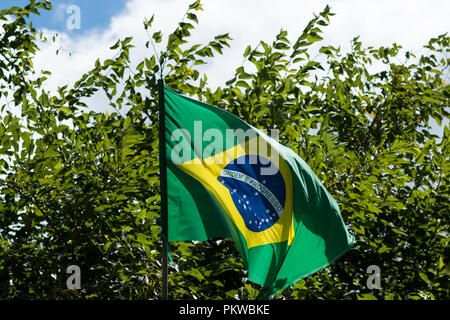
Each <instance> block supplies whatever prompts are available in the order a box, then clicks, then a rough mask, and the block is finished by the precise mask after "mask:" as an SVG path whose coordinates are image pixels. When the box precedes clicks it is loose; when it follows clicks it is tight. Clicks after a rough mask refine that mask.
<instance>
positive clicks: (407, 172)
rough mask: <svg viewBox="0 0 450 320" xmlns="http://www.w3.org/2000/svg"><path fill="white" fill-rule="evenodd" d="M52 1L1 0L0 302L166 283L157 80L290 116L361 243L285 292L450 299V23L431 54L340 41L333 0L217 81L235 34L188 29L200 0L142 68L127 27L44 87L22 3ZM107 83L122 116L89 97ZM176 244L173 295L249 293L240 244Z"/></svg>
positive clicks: (145, 294)
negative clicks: (437, 127) (67, 80)
mask: <svg viewBox="0 0 450 320" xmlns="http://www.w3.org/2000/svg"><path fill="white" fill-rule="evenodd" d="M41 9H46V10H51V4H50V2H48V1H44V2H36V1H34V0H33V1H30V4H29V5H27V6H26V7H25V8H19V7H13V8H10V9H6V10H3V11H0V20H1V21H3V24H2V25H1V27H0V31H1V32H0V87H1V93H0V99H3V100H2V101H6V102H2V104H1V105H0V115H1V118H0V298H3V299H27V298H48V299H80V298H82V299H91V298H120V299H156V298H158V297H159V296H160V288H161V285H160V280H161V274H160V271H161V270H160V260H161V255H160V251H161V236H160V228H159V225H160V222H159V218H160V217H159V201H160V197H159V163H158V108H157V98H158V97H157V90H156V81H157V79H158V78H159V77H160V76H161V75H163V76H164V78H165V82H166V84H167V85H168V86H170V87H172V88H174V89H178V90H180V91H182V92H185V93H187V94H190V95H192V96H194V97H196V98H197V99H200V100H202V101H205V102H207V103H210V104H213V105H216V106H218V107H220V108H223V109H226V110H228V111H230V112H232V113H234V114H236V115H237V116H239V117H241V118H242V119H244V120H245V121H247V122H248V123H250V124H252V125H254V126H256V127H258V128H261V129H270V128H276V129H279V130H280V140H281V142H282V143H284V144H286V145H287V146H288V147H290V148H292V149H293V150H294V151H296V152H298V154H299V155H300V156H301V157H302V158H303V159H304V160H305V161H306V162H307V163H308V164H309V165H310V167H311V168H312V169H313V170H314V172H315V173H316V174H317V175H318V176H319V178H320V179H321V181H323V183H324V184H325V186H326V187H327V189H328V190H329V191H330V192H331V193H332V195H333V196H334V197H335V199H336V200H337V201H338V203H339V204H340V207H341V210H342V215H343V218H344V220H345V221H346V222H347V223H348V225H349V226H350V227H351V230H352V232H353V233H354V234H355V236H356V238H357V243H356V245H355V248H354V250H352V251H350V252H348V253H347V254H346V255H345V256H343V257H342V258H341V259H339V260H338V261H337V262H336V263H334V264H332V265H331V266H329V267H328V268H326V269H324V270H322V271H319V272H316V273H315V274H313V275H312V276H310V277H307V278H305V279H302V280H300V281H298V282H297V283H296V284H295V285H293V286H291V287H288V288H286V289H285V290H283V291H282V292H280V293H279V294H278V295H277V298H282V299H284V298H285V299H376V298H378V299H448V298H449V297H450V296H449V291H450V290H449V282H448V276H449V272H450V267H449V262H450V261H449V256H450V252H449V249H448V244H449V237H448V230H449V212H450V208H449V206H450V205H449V204H450V201H449V200H450V199H449V185H448V181H450V180H449V169H450V167H449V161H448V160H449V135H450V130H449V127H448V125H447V126H446V127H445V128H444V133H443V136H442V137H438V136H436V135H434V134H433V133H432V131H431V124H430V123H431V121H432V119H434V120H435V121H436V122H437V123H438V124H441V122H442V120H444V119H448V114H449V113H448V106H449V96H450V87H449V85H448V84H447V83H446V82H445V77H446V72H447V75H448V68H449V59H448V57H447V55H448V52H449V50H450V49H449V37H448V36H447V35H446V34H445V35H441V36H438V37H436V38H433V39H431V40H430V41H429V43H428V44H426V45H425V47H424V48H425V50H426V53H424V54H423V55H421V56H420V57H419V56H416V55H415V54H414V53H412V52H408V51H406V52H405V51H404V50H402V48H401V47H400V46H399V45H397V44H393V45H392V46H391V47H380V48H374V47H364V46H363V45H362V43H361V42H360V41H359V39H358V38H355V39H353V42H352V48H351V50H350V51H349V52H348V53H346V54H342V53H341V52H340V49H339V48H334V47H332V46H319V45H318V44H319V42H320V40H322V37H321V35H320V34H321V32H322V31H321V30H322V28H323V27H325V26H327V25H328V24H329V23H330V17H331V16H332V15H333V14H332V13H331V12H330V8H329V7H328V6H327V7H326V8H325V9H324V10H323V11H322V12H321V13H320V14H319V15H317V16H314V18H313V19H312V20H311V21H310V23H309V24H308V25H307V26H306V28H305V29H304V30H303V32H302V33H301V34H300V36H299V37H298V38H297V40H296V41H295V42H293V43H291V42H290V41H289V40H288V38H287V35H288V34H287V32H286V31H285V30H281V31H280V33H279V34H278V35H276V37H275V39H274V41H273V42H272V43H271V44H269V43H265V42H262V41H261V42H260V43H259V45H258V46H257V47H255V48H251V47H250V46H248V47H247V48H246V50H245V52H244V63H243V64H242V65H241V66H239V67H238V68H237V69H236V72H235V76H234V77H233V79H230V80H229V81H227V82H226V84H225V86H223V87H219V88H217V89H214V90H213V89H211V88H210V87H208V81H207V76H206V74H202V73H201V71H199V68H200V66H201V65H203V64H206V63H208V61H210V60H211V59H213V58H214V57H215V55H217V54H223V53H224V49H225V48H226V47H229V42H230V40H231V38H230V36H229V35H228V34H224V35H218V36H217V37H215V38H214V39H212V40H211V41H210V42H209V43H207V44H203V45H201V44H195V45H193V44H191V43H190V42H189V37H190V32H191V31H190V30H192V29H194V28H195V27H196V24H198V18H197V15H196V12H197V11H198V10H202V6H201V3H200V1H196V2H195V3H193V4H192V5H190V6H189V8H188V11H187V12H186V15H185V18H184V19H183V21H182V22H180V23H179V24H178V26H177V28H176V30H175V31H174V32H173V33H172V34H170V35H169V36H168V37H167V38H165V37H164V36H163V34H162V33H161V32H160V31H156V32H153V33H151V32H150V30H151V28H152V22H153V19H154V18H153V17H151V19H150V20H146V21H145V22H144V28H145V29H146V30H147V32H148V35H149V41H148V42H147V44H146V45H147V47H148V48H149V49H153V53H154V54H153V55H149V57H148V58H145V59H144V60H143V61H141V62H140V63H138V64H137V67H135V68H133V67H132V66H131V63H130V55H131V54H132V48H133V45H132V40H133V39H132V38H131V37H129V38H125V39H123V40H118V41H117V42H116V44H115V45H114V46H112V47H111V50H114V52H116V55H115V57H114V58H113V59H108V60H105V61H100V60H97V61H96V63H95V68H93V69H92V70H91V71H90V72H88V73H86V74H84V75H83V76H82V77H81V78H80V80H79V81H78V82H76V83H75V85H74V86H73V87H71V88H69V87H68V86H66V85H63V86H61V87H59V89H58V94H57V95H51V94H50V92H49V91H47V90H46V87H45V84H46V82H45V81H46V79H47V78H48V77H50V76H51V75H50V73H49V72H46V71H43V72H37V71H36V70H35V69H34V68H33V58H34V56H35V54H36V52H37V51H38V50H39V47H38V45H37V40H38V37H40V36H42V35H39V34H38V32H37V31H36V30H35V29H34V28H33V26H32V24H31V23H30V22H29V16H30V14H35V13H38V10H41ZM163 40H166V41H167V44H166V46H165V49H164V50H163V51H162V52H160V53H159V54H157V53H156V51H154V48H155V45H158V44H160V43H161V42H162V41H163ZM312 56H314V58H311V57H312ZM399 59H404V62H400V60H399ZM374 70H375V71H374ZM97 92H103V93H104V94H106V96H107V97H108V99H109V102H110V105H111V106H112V107H113V108H115V110H116V111H117V112H114V113H111V114H109V113H98V112H94V111H92V110H91V109H88V108H87V107H88V106H87V105H86V101H89V100H87V98H89V97H92V96H93V95H94V94H95V93H97ZM11 107H12V108H11ZM14 110H19V111H18V112H15V111H14ZM120 110H126V114H125V115H122V114H121V112H120ZM170 254H171V259H172V262H171V264H170V276H169V281H170V298H172V299H180V298H183V299H196V298H202V299H223V298H229V299H230V298H231V299H235V298H238V299H253V298H255V297H256V294H257V292H258V287H257V286H256V285H255V284H252V283H250V282H248V281H247V279H246V272H245V269H244V266H243V264H242V261H241V259H240V257H239V254H238V252H237V250H236V249H235V247H234V244H233V243H232V241H231V240H229V239H215V240H210V241H205V242H202V243H191V242H183V243H171V244H170ZM72 264H76V265H79V266H80V267H81V274H82V288H81V289H80V290H67V289H66V283H65V281H66V279H67V277H68V275H67V274H66V268H67V267H68V266H69V265H72ZM372 264H375V265H378V266H380V268H381V272H382V274H381V279H382V288H381V289H378V290H376V289H373V290H369V289H367V288H366V283H365V281H366V279H367V277H368V274H367V273H366V269H367V267H368V266H370V265H372Z"/></svg>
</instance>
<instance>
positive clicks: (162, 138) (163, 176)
mask: <svg viewBox="0 0 450 320" xmlns="http://www.w3.org/2000/svg"><path fill="white" fill-rule="evenodd" d="M158 96H159V174H160V192H161V211H160V214H161V238H162V261H161V266H162V300H167V296H168V287H169V282H168V269H167V264H168V261H167V258H168V253H169V252H168V230H167V228H168V223H167V166H166V117H165V101H164V80H163V79H159V80H158Z"/></svg>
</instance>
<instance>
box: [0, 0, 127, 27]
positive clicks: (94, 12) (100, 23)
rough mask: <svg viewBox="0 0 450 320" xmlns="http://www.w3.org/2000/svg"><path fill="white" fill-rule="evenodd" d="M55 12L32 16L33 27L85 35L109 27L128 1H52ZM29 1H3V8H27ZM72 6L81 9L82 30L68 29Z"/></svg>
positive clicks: (43, 12) (42, 12)
mask: <svg viewBox="0 0 450 320" xmlns="http://www.w3.org/2000/svg"><path fill="white" fill-rule="evenodd" d="M51 2H52V5H53V10H52V11H46V10H41V16H36V15H32V22H33V25H34V26H35V27H36V28H37V29H41V28H46V29H51V30H55V31H58V32H67V33H83V32H89V31H92V30H93V29H98V30H102V29H105V28H107V27H108V25H109V23H110V19H111V17H113V16H115V15H117V14H118V13H120V12H121V11H123V9H124V7H125V4H126V3H127V0H52V1H51ZM28 3H29V1H28V0H1V4H0V6H1V8H7V7H11V6H25V5H26V4H28ZM70 5H76V6H78V7H79V8H80V15H81V28H80V29H71V30H70V29H68V28H67V26H66V21H67V19H68V18H69V17H70V13H67V11H66V9H67V7H69V6H70Z"/></svg>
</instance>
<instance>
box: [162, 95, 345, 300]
mask: <svg viewBox="0 0 450 320" xmlns="http://www.w3.org/2000/svg"><path fill="white" fill-rule="evenodd" d="M163 101H164V107H165V140H166V166H167V228H168V230H167V234H168V241H188V240H197V241H204V240H207V239H211V238H217V237H230V238H232V239H233V240H234V242H235V244H236V247H237V249H238V250H239V252H240V253H241V255H242V259H243V262H244V264H245V266H246V268H247V270H248V279H249V280H250V281H253V282H255V283H257V284H259V285H261V286H262V290H261V292H260V295H259V298H267V297H270V296H271V295H273V294H275V293H277V292H278V291H280V290H282V289H283V288H285V287H286V286H289V285H291V284H293V283H295V282H296V281H297V280H299V279H301V278H303V277H305V276H307V275H309V274H311V273H313V272H316V271H317V270H319V269H321V268H323V267H325V266H327V265H328V264H330V263H331V262H333V261H334V260H336V259H337V258H339V257H340V256H341V255H342V254H344V253H345V252H346V251H347V250H348V249H349V248H350V247H351V245H352V244H353V237H352V236H351V235H350V234H349V233H348V231H347V229H346V227H345V225H344V222H343V220H342V217H341V215H340V211H339V206H338V204H337V203H336V201H335V200H334V199H333V198H332V197H331V196H330V194H329V193H328V192H327V190H326V189H325V188H324V186H323V185H322V184H321V182H320V181H319V180H318V178H317V177H316V175H315V174H314V172H313V171H312V170H311V169H310V168H309V167H308V165H307V164H306V163H305V162H304V161H303V160H302V159H301V158H300V157H299V156H298V155H297V154H296V153H295V152H293V151H292V150H291V149H289V148H287V147H285V146H283V145H282V144H280V143H279V142H278V141H277V140H276V139H274V138H273V137H271V136H269V134H267V133H266V132H264V131H263V130H258V129H256V128H254V127H252V126H250V125H249V124H247V123H245V122H244V121H242V120H241V119H239V118H238V117H236V116H234V115H233V114H231V113H229V112H227V111H225V110H222V109H220V108H217V107H214V106H211V105H208V104H205V103H202V102H199V101H196V100H194V99H191V98H188V97H186V96H183V95H181V94H180V93H177V92H176V91H174V90H172V89H170V88H168V87H164V99H163Z"/></svg>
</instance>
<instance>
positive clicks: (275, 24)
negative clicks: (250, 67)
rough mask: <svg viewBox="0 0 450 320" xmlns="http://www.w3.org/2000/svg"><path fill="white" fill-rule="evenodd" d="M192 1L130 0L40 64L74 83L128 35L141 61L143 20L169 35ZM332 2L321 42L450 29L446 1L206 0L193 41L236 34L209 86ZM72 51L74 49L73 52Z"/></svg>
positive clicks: (386, 39) (214, 64) (210, 70)
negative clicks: (101, 25)
mask: <svg viewBox="0 0 450 320" xmlns="http://www.w3.org/2000/svg"><path fill="white" fill-rule="evenodd" d="M191 2H193V1H192V0H189V1H186V0H153V1H150V0H130V1H129V2H128V3H127V5H126V8H125V9H124V10H123V11H122V12H121V13H120V14H118V15H116V16H114V17H112V19H111V21H110V24H109V26H108V27H107V28H106V30H102V31H99V30H93V31H91V32H86V33H81V34H80V33H78V34H77V33H70V34H68V33H67V34H65V33H62V34H60V38H61V45H62V48H63V49H64V50H63V51H60V54H59V55H58V56H55V54H54V52H55V50H56V48H55V47H54V46H50V45H43V46H42V51H41V52H40V53H39V54H38V55H37V57H36V61H35V66H36V67H37V68H40V69H48V70H51V71H52V72H53V76H52V78H51V79H50V80H49V85H50V87H52V88H56V86H57V85H61V84H62V83H66V82H69V83H73V82H74V81H76V80H77V79H78V78H79V77H80V76H81V75H82V74H83V73H84V72H86V71H88V70H90V69H91V68H92V67H93V66H94V62H95V60H96V59H97V58H98V57H100V58H101V59H106V58H108V57H110V56H111V52H110V51H109V49H108V48H109V47H110V46H111V45H112V44H113V43H114V42H115V41H116V40H117V39H118V38H124V37H126V36H133V37H134V42H133V43H134V44H135V45H136V46H137V48H135V49H134V50H133V54H132V56H133V59H134V62H136V61H139V60H141V59H142V58H143V57H145V56H150V55H151V54H152V51H151V50H149V49H147V48H145V46H144V45H145V43H146V41H147V40H148V37H147V35H146V33H145V30H144V28H143V23H142V22H143V20H144V18H149V17H151V15H152V14H153V13H154V14H155V23H154V26H153V28H152V30H155V31H156V30H159V29H160V30H162V31H163V33H164V34H165V35H167V34H168V33H169V32H171V31H172V30H173V29H174V28H175V27H176V24H177V23H178V22H179V20H180V19H181V18H182V17H183V15H184V12H185V11H186V9H187V7H188V5H189V3H191ZM327 3H328V4H329V5H330V6H331V11H332V12H334V13H336V16H334V17H332V18H331V24H330V25H329V26H328V27H325V28H324V34H323V36H324V38H325V39H324V41H323V43H324V44H332V45H334V46H339V45H340V46H341V47H342V48H343V49H345V48H347V47H348V45H349V43H350V40H351V39H352V38H353V37H355V36H356V35H360V39H361V41H362V42H363V44H364V45H373V46H380V45H390V44H392V43H393V42H396V43H398V44H400V45H403V46H404V47H405V48H407V49H410V50H414V51H418V50H420V48H421V46H422V45H424V44H425V43H426V42H427V40H428V39H429V38H430V37H433V36H436V35H438V34H441V33H445V32H447V31H448V29H449V23H448V21H449V20H448V12H450V2H448V1H445V0H434V1H433V0H430V1H420V0H416V1H411V0H409V1H407V0H396V1H392V0H380V1H361V0H346V1H344V0H339V1H323V0H320V1H299V0H279V1H276V2H275V1H269V0H264V1H261V0H245V1H242V0H227V1H217V0H216V1H214V0H210V1H203V7H204V11H202V12H200V13H198V17H199V20H200V24H199V26H197V29H196V30H195V31H194V32H193V36H192V41H193V42H198V43H204V42H207V41H209V40H211V39H212V38H213V37H214V36H215V35H217V34H223V33H227V32H229V33H230V35H231V37H232V38H233V39H234V40H233V41H232V42H231V49H228V48H227V49H225V51H224V55H223V56H219V57H217V58H214V59H213V60H212V61H211V63H210V64H209V65H207V66H206V67H205V68H204V69H203V70H204V71H205V72H206V73H207V75H208V79H209V82H210V85H212V86H215V85H220V84H222V83H224V82H225V81H226V80H228V79H230V78H232V76H233V74H234V70H235V69H236V68H237V67H238V66H239V65H240V64H241V62H242V53H243V52H244V50H245V47H246V46H247V45H248V44H251V45H252V46H253V47H254V46H255V45H256V44H257V43H258V41H259V40H264V41H266V42H271V41H272V40H273V39H274V37H275V35H276V34H277V33H278V32H279V30H280V29H281V28H283V29H286V30H288V32H289V38H290V39H291V40H292V41H294V40H295V39H296V37H297V36H298V35H299V34H300V33H301V31H302V30H303V28H304V27H305V26H306V24H307V23H308V21H309V20H310V19H311V18H312V17H313V14H314V13H316V14H318V13H319V12H320V11H321V10H322V9H323V8H324V7H325V5H326V4H327ZM81 14H83V12H81ZM82 31H83V30H82ZM48 32H52V31H50V30H49V31H48ZM158 49H162V47H158ZM68 52H73V54H72V55H71V56H69V55H68ZM104 103H105V102H104V100H101V99H100V100H99V101H97V103H94V105H95V109H97V110H104V109H105V108H104V107H101V106H100V105H101V104H104Z"/></svg>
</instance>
